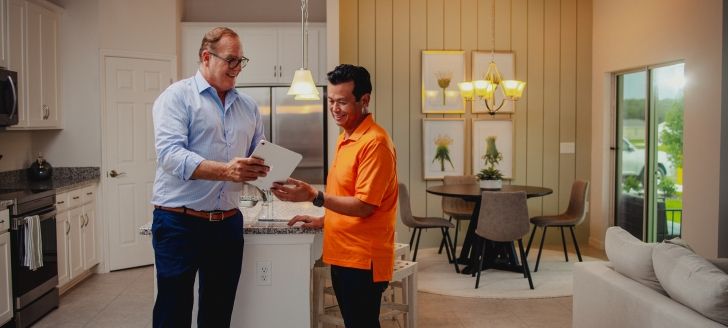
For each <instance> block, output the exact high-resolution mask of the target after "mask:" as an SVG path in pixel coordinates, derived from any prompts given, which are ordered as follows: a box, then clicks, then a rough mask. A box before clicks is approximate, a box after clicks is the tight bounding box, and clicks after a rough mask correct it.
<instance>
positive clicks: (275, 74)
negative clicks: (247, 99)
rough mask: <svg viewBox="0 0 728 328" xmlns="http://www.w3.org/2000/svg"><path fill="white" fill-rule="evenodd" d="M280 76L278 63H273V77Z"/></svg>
mask: <svg viewBox="0 0 728 328" xmlns="http://www.w3.org/2000/svg"><path fill="white" fill-rule="evenodd" d="M276 76H278V65H273V77H276Z"/></svg>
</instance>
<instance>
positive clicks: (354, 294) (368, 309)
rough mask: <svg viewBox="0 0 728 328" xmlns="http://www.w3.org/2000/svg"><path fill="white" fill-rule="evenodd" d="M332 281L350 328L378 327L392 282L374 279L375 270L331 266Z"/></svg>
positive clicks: (346, 322) (345, 320)
mask: <svg viewBox="0 0 728 328" xmlns="http://www.w3.org/2000/svg"><path fill="white" fill-rule="evenodd" d="M331 285H332V286H333V287H334V293H335V294H336V302H337V303H339V309H341V317H342V318H343V319H344V325H345V326H346V328H357V327H362V328H378V327H380V325H379V307H380V305H381V304H382V293H383V292H384V290H385V289H387V286H388V285H389V282H387V281H382V282H374V278H373V274H372V270H371V269H370V270H363V269H354V268H347V267H341V266H337V265H332V266H331Z"/></svg>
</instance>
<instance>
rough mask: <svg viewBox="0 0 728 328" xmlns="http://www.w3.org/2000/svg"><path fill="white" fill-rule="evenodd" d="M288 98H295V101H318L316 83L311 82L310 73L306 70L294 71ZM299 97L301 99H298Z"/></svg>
mask: <svg viewBox="0 0 728 328" xmlns="http://www.w3.org/2000/svg"><path fill="white" fill-rule="evenodd" d="M288 95H289V96H296V98H295V99H297V100H319V99H321V98H319V92H318V90H317V89H316V83H314V82H313V76H312V75H311V71H309V70H307V69H303V68H302V69H299V70H296V73H295V74H294V75H293V82H291V87H290V88H289V89H288ZM299 97H301V98H299Z"/></svg>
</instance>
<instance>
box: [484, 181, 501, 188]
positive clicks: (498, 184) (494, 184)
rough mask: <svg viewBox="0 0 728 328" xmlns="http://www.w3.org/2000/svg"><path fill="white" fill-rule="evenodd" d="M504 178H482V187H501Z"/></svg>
mask: <svg viewBox="0 0 728 328" xmlns="http://www.w3.org/2000/svg"><path fill="white" fill-rule="evenodd" d="M502 187H503V180H480V188H482V189H501V188H502Z"/></svg>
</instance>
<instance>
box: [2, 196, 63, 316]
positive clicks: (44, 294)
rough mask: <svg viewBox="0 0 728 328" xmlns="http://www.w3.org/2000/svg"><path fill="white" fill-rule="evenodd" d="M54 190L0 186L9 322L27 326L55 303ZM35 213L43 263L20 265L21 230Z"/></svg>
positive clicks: (23, 248)
mask: <svg viewBox="0 0 728 328" xmlns="http://www.w3.org/2000/svg"><path fill="white" fill-rule="evenodd" d="M55 202H56V191H55V190H54V189H46V188H39V189H29V188H26V189H22V188H13V189H11V188H6V189H2V188H0V209H5V208H7V209H9V210H10V252H11V264H12V265H11V270H12V277H13V279H12V280H13V310H14V316H13V321H11V323H13V324H14V325H11V326H10V327H18V328H24V327H29V326H30V325H32V324H33V323H34V322H36V321H38V320H39V319H40V318H42V317H43V316H44V315H46V314H47V313H48V312H50V311H52V310H53V309H55V308H57V307H58V289H57V288H56V285H57V284H58V262H57V259H58V249H57V243H56V207H55ZM36 215H37V216H38V218H39V220H38V221H39V222H40V236H41V243H42V258H43V265H42V266H40V267H38V268H35V269H33V270H31V269H30V268H29V267H27V266H24V265H23V259H24V258H25V239H26V238H25V233H26V232H25V230H26V228H27V227H28V224H27V221H28V219H26V218H29V217H34V216H36Z"/></svg>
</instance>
